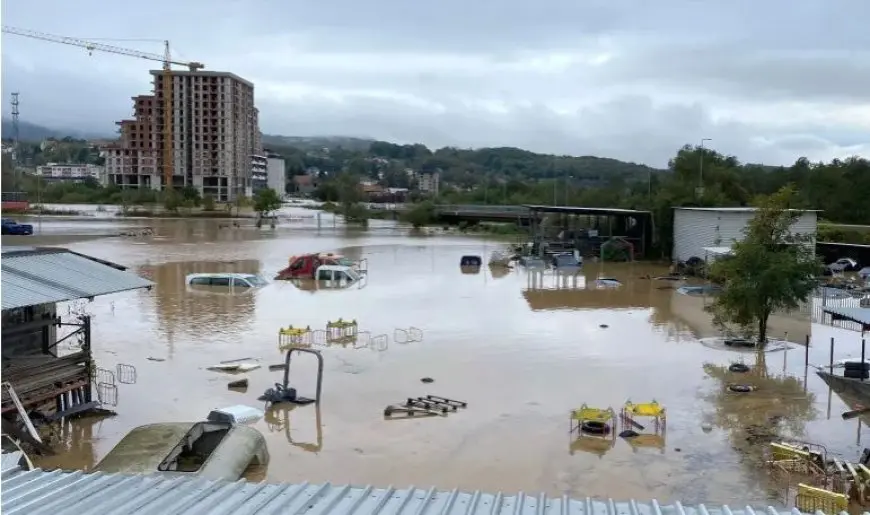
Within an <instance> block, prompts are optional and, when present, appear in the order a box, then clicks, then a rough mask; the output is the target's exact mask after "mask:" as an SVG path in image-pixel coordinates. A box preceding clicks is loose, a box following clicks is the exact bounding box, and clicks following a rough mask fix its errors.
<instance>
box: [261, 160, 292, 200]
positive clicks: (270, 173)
mask: <svg viewBox="0 0 870 515" xmlns="http://www.w3.org/2000/svg"><path fill="white" fill-rule="evenodd" d="M266 186H268V187H269V188H271V189H273V190H275V191H277V192H278V195H281V196H282V197H283V196H284V193H285V192H286V190H287V174H286V173H285V171H284V158H283V157H281V156H280V155H278V154H275V153H273V152H266Z"/></svg>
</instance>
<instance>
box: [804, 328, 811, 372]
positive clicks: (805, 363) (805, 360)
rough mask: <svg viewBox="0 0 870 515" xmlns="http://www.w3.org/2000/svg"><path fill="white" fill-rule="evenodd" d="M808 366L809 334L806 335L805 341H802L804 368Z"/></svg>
mask: <svg viewBox="0 0 870 515" xmlns="http://www.w3.org/2000/svg"><path fill="white" fill-rule="evenodd" d="M809 366H810V335H807V337H806V343H804V368H808V367H809Z"/></svg>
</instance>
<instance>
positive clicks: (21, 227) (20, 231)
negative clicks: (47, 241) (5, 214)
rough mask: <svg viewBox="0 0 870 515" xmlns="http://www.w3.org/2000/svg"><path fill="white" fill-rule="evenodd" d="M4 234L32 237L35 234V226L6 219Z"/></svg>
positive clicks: (4, 221)
mask: <svg viewBox="0 0 870 515" xmlns="http://www.w3.org/2000/svg"><path fill="white" fill-rule="evenodd" d="M3 234H9V235H17V236H30V235H31V234H33V226H32V225H30V224H20V223H18V222H16V221H15V220H13V219H11V218H4V219H3Z"/></svg>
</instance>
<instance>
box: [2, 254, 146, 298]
mask: <svg viewBox="0 0 870 515" xmlns="http://www.w3.org/2000/svg"><path fill="white" fill-rule="evenodd" d="M0 267H2V276H0V279H2V291H0V294H2V308H3V309H12V308H20V307H25V306H34V305H37V304H45V303H51V302H63V301H68V300H74V299H81V298H88V297H96V296H98V295H106V294H109V293H116V292H120V291H126V290H133V289H138V288H147V287H150V286H152V285H153V284H154V283H152V282H151V281H149V280H147V279H144V278H142V277H139V276H137V275H135V274H133V273H130V272H124V271H121V270H118V269H116V268H113V267H111V266H107V265H104V264H101V263H98V262H96V261H93V260H92V259H89V258H88V257H87V256H83V255H79V254H75V253H72V252H69V251H66V250H65V249H60V250H51V251H46V252H39V251H36V252H26V253H13V252H3V258H2V260H0Z"/></svg>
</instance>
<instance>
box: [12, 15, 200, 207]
mask: <svg viewBox="0 0 870 515" xmlns="http://www.w3.org/2000/svg"><path fill="white" fill-rule="evenodd" d="M3 32H5V33H7V34H15V35H18V36H24V37H28V38H33V39H39V40H42V41H49V42H52V43H60V44H63V45H70V46H75V47H79V48H84V49H85V50H87V51H88V55H92V54H93V52H94V51H98V52H105V53H109V54H116V55H124V56H127V57H136V58H139V59H145V60H148V61H157V62H160V63H162V65H163V95H162V96H163V127H162V133H163V181H164V186H163V187H164V188H165V190H166V191H167V192H168V191H171V190H172V187H173V184H172V177H173V175H174V164H175V160H174V152H173V132H172V121H173V116H172V114H173V98H174V97H173V88H172V86H173V84H172V82H173V81H172V65H178V66H186V67H187V68H188V69H189V70H190V71H192V72H195V71H197V70H200V69H202V68H204V67H205V66H204V65H203V64H202V63H199V62H195V61H192V62H184V61H174V60H173V59H172V55H171V53H170V51H169V41H164V42H163V55H160V54H152V53H149V52H141V51H139V50H131V49H129V48H123V47H118V46H114V45H106V44H103V43H95V42H93V41H87V40H84V39H79V38H72V37H68V36H58V35H55V34H47V33H45V32H37V31H34V30H27V29H21V28H17V27H10V26H9V25H3Z"/></svg>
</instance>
